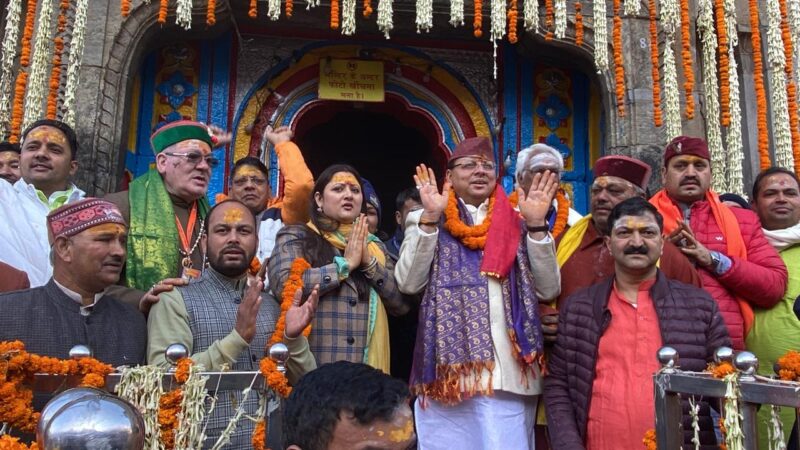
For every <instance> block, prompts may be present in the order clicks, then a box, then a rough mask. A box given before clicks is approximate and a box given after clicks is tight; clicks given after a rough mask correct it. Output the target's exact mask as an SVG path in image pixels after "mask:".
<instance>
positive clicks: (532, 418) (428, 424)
mask: <svg viewBox="0 0 800 450" xmlns="http://www.w3.org/2000/svg"><path fill="white" fill-rule="evenodd" d="M420 401H421V400H420V399H419V398H417V401H416V402H415V403H414V416H415V421H416V425H417V441H418V444H417V445H418V449H419V450H500V449H502V450H532V449H535V448H536V443H535V440H534V425H535V424H536V405H537V404H538V402H539V396H538V395H535V396H529V395H517V394H512V393H508V392H503V391H495V393H494V395H493V396H491V397H489V396H480V395H479V396H475V397H473V398H470V399H467V400H464V401H462V402H461V403H458V404H457V405H452V406H449V405H445V404H443V403H439V402H437V401H434V400H431V399H425V408H422V405H420Z"/></svg>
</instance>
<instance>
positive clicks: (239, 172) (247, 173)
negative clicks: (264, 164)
mask: <svg viewBox="0 0 800 450" xmlns="http://www.w3.org/2000/svg"><path fill="white" fill-rule="evenodd" d="M233 175H234V176H237V177H238V176H242V177H263V176H264V172H262V171H260V170H258V169H257V168H255V167H253V166H251V165H249V164H243V165H241V166H239V167H238V168H237V169H236V172H234V174H233Z"/></svg>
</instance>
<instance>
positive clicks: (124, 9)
mask: <svg viewBox="0 0 800 450" xmlns="http://www.w3.org/2000/svg"><path fill="white" fill-rule="evenodd" d="M119 11H120V14H122V17H128V14H130V13H131V0H122V2H121V3H120V5H119Z"/></svg>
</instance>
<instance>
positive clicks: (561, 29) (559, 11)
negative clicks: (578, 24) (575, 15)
mask: <svg viewBox="0 0 800 450" xmlns="http://www.w3.org/2000/svg"><path fill="white" fill-rule="evenodd" d="M555 1H556V3H555V6H554V14H553V16H554V21H555V30H554V32H553V33H554V34H555V36H556V38H558V39H564V36H566V34H567V0H555Z"/></svg>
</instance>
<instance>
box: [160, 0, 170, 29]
mask: <svg viewBox="0 0 800 450" xmlns="http://www.w3.org/2000/svg"><path fill="white" fill-rule="evenodd" d="M168 6H169V0H161V3H159V5H158V23H160V24H165V23H167V7H168Z"/></svg>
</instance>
